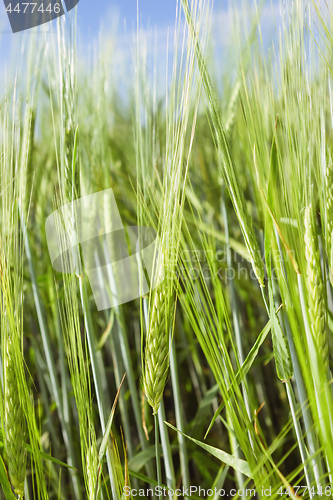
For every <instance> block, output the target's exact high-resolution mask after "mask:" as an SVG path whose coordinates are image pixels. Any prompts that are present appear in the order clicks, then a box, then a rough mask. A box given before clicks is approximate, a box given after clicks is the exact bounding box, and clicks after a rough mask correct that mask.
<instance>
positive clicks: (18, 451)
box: [5, 339, 26, 498]
mask: <svg viewBox="0 0 333 500" xmlns="http://www.w3.org/2000/svg"><path fill="white" fill-rule="evenodd" d="M15 362H16V359H15V357H14V344H13V342H12V341H11V339H8V341H7V350H6V360H5V447H6V453H7V462H8V473H9V478H10V480H11V483H12V485H13V487H14V491H15V493H16V494H17V495H18V497H19V498H23V494H24V480H25V472H26V449H25V445H24V443H25V442H26V421H25V416H24V413H23V409H22V406H21V403H20V399H19V392H18V386H17V377H16V373H15Z"/></svg>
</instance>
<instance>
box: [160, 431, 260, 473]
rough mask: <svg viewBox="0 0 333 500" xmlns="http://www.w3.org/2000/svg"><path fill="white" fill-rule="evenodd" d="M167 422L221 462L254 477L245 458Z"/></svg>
mask: <svg viewBox="0 0 333 500" xmlns="http://www.w3.org/2000/svg"><path fill="white" fill-rule="evenodd" d="M165 423H166V425H168V426H169V427H170V428H171V429H173V430H174V431H177V432H179V434H181V435H182V436H184V437H186V438H188V439H190V440H191V441H193V443H195V444H197V445H198V446H200V447H201V448H203V449H204V450H206V451H208V453H210V454H211V455H213V456H214V457H216V458H218V459H219V460H221V462H223V463H224V464H226V465H229V466H230V467H232V468H233V469H235V471H237V472H241V473H242V474H244V476H247V477H250V478H252V472H251V469H250V467H249V464H248V463H247V462H246V461H245V460H241V459H240V458H236V457H234V456H233V455H230V454H229V453H226V452H225V451H222V450H219V449H218V448H214V447H213V446H209V445H208V444H206V443H202V442H201V441H197V440H196V439H194V438H192V437H190V436H187V435H186V434H184V433H183V432H181V431H180V430H178V429H177V428H176V427H174V426H173V425H171V424H169V423H168V422H165Z"/></svg>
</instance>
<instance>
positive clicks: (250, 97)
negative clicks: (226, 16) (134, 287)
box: [0, 0, 333, 500]
mask: <svg viewBox="0 0 333 500" xmlns="http://www.w3.org/2000/svg"><path fill="white" fill-rule="evenodd" d="M268 3H269V2H267V8H270V7H268ZM264 4H265V2H262V5H260V8H259V7H258V10H256V9H250V10H249V12H248V13H246V15H245V18H246V20H245V19H244V15H242V14H241V12H240V11H239V9H238V8H237V7H235V6H234V7H233V8H232V9H231V10H232V17H231V18H232V35H231V40H232V49H230V56H231V57H232V62H231V63H230V64H229V65H228V64H226V62H225V61H222V60H221V59H220V55H219V54H217V53H214V51H213V50H212V49H211V47H212V45H210V43H211V42H214V39H213V37H214V36H218V35H217V34H216V33H214V31H211V32H209V27H210V21H211V17H210V16H211V8H212V2H211V1H203V0H193V1H191V2H188V1H187V0H182V2H181V4H180V5H179V7H178V10H177V18H176V28H175V36H174V44H173V46H172V50H173V59H172V70H171V72H170V71H169V70H170V68H168V71H167V73H166V74H167V84H166V89H165V91H162V90H161V89H162V88H163V86H162V84H160V81H162V80H160V78H163V82H164V81H165V73H163V75H162V76H161V75H160V74H159V72H158V68H159V66H158V65H157V64H156V60H157V56H156V57H155V56H154V55H153V54H152V52H151V50H150V49H151V44H150V41H149V40H145V34H144V32H143V31H141V30H140V29H139V32H138V35H137V39H136V46H135V48H136V50H135V51H134V52H133V53H134V60H133V64H134V70H135V71H134V76H133V77H131V76H128V78H125V79H123V78H122V79H121V78H120V76H118V75H119V74H120V73H119V72H118V71H116V68H117V64H118V63H117V61H116V60H115V57H114V54H115V53H117V50H116V48H115V47H117V44H118V43H120V41H119V40H118V36H117V34H116V33H111V34H110V33H109V34H108V35H103V33H101V37H100V40H99V42H96V46H95V47H94V50H92V51H91V55H90V56H89V57H88V56H87V57H86V54H85V57H84V60H82V57H81V56H80V50H78V52H76V34H75V26H74V25H73V26H70V25H69V24H68V20H67V19H60V20H59V21H58V30H57V36H56V37H52V38H50V39H49V40H48V41H47V45H46V46H45V47H44V46H41V47H38V49H37V48H36V41H35V38H34V37H30V39H29V40H30V41H29V43H28V44H27V45H26V46H24V47H23V49H22V50H23V52H22V59H23V61H25V66H24V67H25V68H26V71H25V73H24V77H23V75H20V74H19V76H18V78H17V79H16V80H13V85H12V87H11V86H10V85H8V87H7V90H6V93H5V94H4V96H3V100H2V104H1V112H0V118H1V120H0V122H1V127H0V128H1V135H0V184H1V196H0V292H1V293H0V295H1V301H0V313H1V320H0V326H1V365H0V366H1V382H2V391H0V409H1V431H2V433H1V436H2V439H1V441H0V445H1V455H2V456H1V457H0V458H1V460H0V483H1V487H2V490H3V493H4V495H5V497H6V499H11V500H12V499H13V498H14V496H15V495H14V493H15V494H16V495H19V496H20V497H21V498H22V497H23V495H24V494H25V495H26V496H27V499H28V498H29V500H33V499H47V498H59V499H61V500H62V499H66V500H67V499H78V500H81V499H84V498H89V500H102V499H106V498H113V499H121V498H124V487H125V486H127V487H129V486H131V487H133V488H136V489H140V488H148V487H150V488H152V487H153V486H157V485H160V486H164V485H165V487H167V486H168V487H170V488H173V489H174V488H176V487H178V486H179V485H180V484H181V485H182V486H184V487H185V488H188V487H189V485H191V484H192V485H197V486H201V487H202V488H206V489H209V488H211V487H212V486H213V485H214V486H213V487H215V486H216V487H220V488H222V487H223V488H224V489H225V490H226V491H227V492H228V491H230V489H231V488H242V489H243V488H246V487H248V488H255V489H256V491H257V493H258V495H260V492H261V491H262V488H264V489H268V488H271V491H272V497H276V498H290V497H292V498H298V497H297V496H296V494H298V495H300V491H298V493H297V487H298V486H300V485H302V486H303V485H305V484H306V485H307V487H308V490H307V491H306V492H303V493H302V494H301V495H302V498H303V497H304V498H305V499H307V498H315V497H316V496H320V491H321V490H320V489H322V491H324V492H325V491H327V490H325V488H329V487H331V486H333V485H332V473H333V439H332V429H333V401H332V390H331V381H332V374H331V371H332V368H333V367H332V352H331V351H332V324H333V322H332V318H333V303H332V297H333V289H332V283H333V281H332V255H333V250H332V228H333V222H332V221H333V219H332V214H333V209H332V207H333V195H332V179H333V174H332V172H333V168H332V158H333V142H332V127H333V111H332V110H333V105H332V103H333V95H332V68H333V64H332V53H333V52H332V49H333V46H332V36H331V32H332V26H331V23H332V20H331V18H330V17H329V15H328V14H329V12H328V11H327V12H326V11H325V12H326V14H327V15H326V14H325V15H324V14H323V12H324V10H325V7H323V6H320V5H319V3H318V4H317V3H316V2H315V1H314V0H313V2H310V0H309V1H308V0H299V1H297V2H290V3H287V4H285V10H284V17H282V18H281V19H280V20H279V21H278V22H279V24H280V25H279V30H280V31H279V37H278V38H277V39H274V44H273V45H270V47H269V49H270V50H269V51H268V50H267V47H266V42H263V34H262V33H261V21H260V15H261V12H262V10H260V9H264V8H265V7H264V6H263V5H264ZM273 4H274V2H273ZM274 5H275V4H274ZM323 9H324V10H323ZM314 26H316V30H315V29H314ZM72 28H73V31H71V29H72ZM231 40H230V43H231ZM156 50H158V48H157V47H156ZM226 53H227V52H226ZM22 67H23V66H22ZM220 67H222V69H223V75H222V78H221V76H220V71H219V69H220ZM8 89H11V90H8ZM221 89H222V92H221ZM124 96H125V97H124ZM109 188H112V189H113V192H114V195H115V198H116V201H117V205H118V208H119V212H120V215H121V218H122V221H123V222H124V225H125V226H135V225H136V226H150V227H152V228H154V229H155V230H156V233H157V235H158V240H159V244H160V247H159V255H158V257H159V259H160V260H159V259H156V261H157V262H156V269H157V270H158V271H160V270H161V269H162V268H163V270H164V272H165V279H164V281H163V282H162V283H161V284H159V286H158V287H157V288H156V289H151V290H150V291H149V293H148V294H147V295H146V296H144V297H142V298H140V299H137V300H134V301H132V302H131V303H127V304H123V305H120V306H116V307H114V308H113V309H112V311H111V312H110V311H97V308H96V304H95V300H94V295H93V293H92V289H91V287H90V285H89V282H88V278H87V274H86V272H85V269H84V264H85V263H84V262H83V259H82V252H81V248H80V247H79V246H77V247H75V249H73V251H72V255H70V256H69V255H66V254H64V255H63V256H62V259H63V260H62V263H63V265H64V266H65V268H66V269H67V271H68V272H67V273H63V274H62V273H59V272H57V271H55V270H54V269H53V268H52V266H51V262H50V259H49V254H48V243H47V241H46V236H45V220H46V218H47V217H48V216H49V215H50V214H51V212H53V211H54V210H56V209H57V208H59V207H60V206H61V205H63V204H65V203H69V202H71V201H74V200H76V199H78V198H79V197H80V196H84V195H87V194H91V193H95V192H98V191H103V190H105V189H109ZM110 210H111V208H110V206H105V214H104V221H103V222H104V223H105V226H107V225H108V223H109V222H110V217H111V214H110ZM84 216H85V217H87V219H86V224H87V229H89V225H90V226H91V224H92V223H93V216H94V214H93V213H90V214H84ZM76 217H77V214H76V213H75V210H73V211H71V213H70V217H69V221H68V227H67V229H68V231H69V233H70V234H71V235H73V234H74V233H75V231H76V230H77V218H76ZM97 253H98V252H97ZM69 257H70V258H71V259H73V261H74V263H75V272H72V268H69V267H68V265H69V260H66V259H69ZM101 257H102V258H103V256H101V255H99V254H98V255H95V258H96V262H97V261H98V259H100V258H101ZM96 265H97V264H96ZM264 285H265V286H264ZM124 374H126V377H125V378H124ZM169 374H170V376H169ZM281 382H283V383H281ZM120 389H121V390H120ZM169 422H170V423H169ZM154 431H155V432H154ZM174 431H177V432H176V433H175V432H174ZM154 443H155V446H154ZM221 462H222V466H221ZM156 469H157V473H156ZM7 471H8V474H7ZM292 488H294V490H293V489H292ZM289 492H290V494H289ZM325 496H326V497H327V495H325ZM193 498H196V497H195V496H193Z"/></svg>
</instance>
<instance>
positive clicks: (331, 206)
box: [325, 155, 333, 285]
mask: <svg viewBox="0 0 333 500" xmlns="http://www.w3.org/2000/svg"><path fill="white" fill-rule="evenodd" d="M325 201H326V217H325V226H326V227H325V231H326V251H327V257H328V265H329V268H330V273H329V277H330V281H331V283H332V285H333V253H332V250H333V248H332V232H333V165H332V157H331V155H329V160H328V163H327V166H326V175H325Z"/></svg>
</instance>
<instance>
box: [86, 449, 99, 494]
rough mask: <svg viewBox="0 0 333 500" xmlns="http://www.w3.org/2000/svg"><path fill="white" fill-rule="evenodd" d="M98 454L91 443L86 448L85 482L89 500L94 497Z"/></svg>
mask: <svg viewBox="0 0 333 500" xmlns="http://www.w3.org/2000/svg"><path fill="white" fill-rule="evenodd" d="M97 468H98V455H97V451H96V448H95V447H94V446H93V445H91V446H90V447H88V450H87V463H86V482H87V493H88V498H89V500H94V499H95V490H96V481H97Z"/></svg>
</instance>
